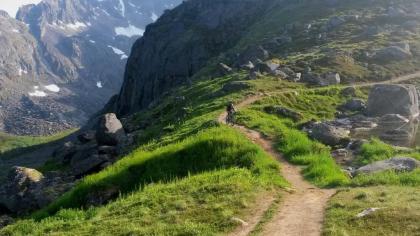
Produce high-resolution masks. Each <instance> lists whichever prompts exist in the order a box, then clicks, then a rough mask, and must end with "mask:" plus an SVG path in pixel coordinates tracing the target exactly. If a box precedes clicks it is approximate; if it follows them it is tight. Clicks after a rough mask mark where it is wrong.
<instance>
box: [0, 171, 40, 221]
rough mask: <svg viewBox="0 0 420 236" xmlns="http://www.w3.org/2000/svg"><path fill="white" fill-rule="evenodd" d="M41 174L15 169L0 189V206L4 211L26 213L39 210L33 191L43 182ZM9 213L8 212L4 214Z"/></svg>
mask: <svg viewBox="0 0 420 236" xmlns="http://www.w3.org/2000/svg"><path fill="white" fill-rule="evenodd" d="M43 178H44V176H43V175H42V173H41V172H39V171H37V170H34V169H30V168H25V167H13V168H12V169H11V170H10V172H9V174H8V177H7V180H6V182H5V183H4V184H3V185H2V187H1V188H0V206H1V208H2V210H3V211H9V212H10V213H18V214H19V213H24V212H26V211H27V210H28V209H29V210H33V209H37V204H36V200H35V195H34V193H33V190H34V189H36V186H37V185H38V184H39V183H40V182H41V181H42V179H43ZM2 213H8V212H2Z"/></svg>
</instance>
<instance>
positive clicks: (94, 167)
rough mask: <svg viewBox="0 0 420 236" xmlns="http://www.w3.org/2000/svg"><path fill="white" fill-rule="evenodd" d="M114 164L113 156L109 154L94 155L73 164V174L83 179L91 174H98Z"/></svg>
mask: <svg viewBox="0 0 420 236" xmlns="http://www.w3.org/2000/svg"><path fill="white" fill-rule="evenodd" d="M111 162H112V156H110V155H107V154H100V155H98V154H94V155H90V156H87V157H86V158H84V159H82V160H80V161H78V162H74V163H72V173H73V174H74V175H75V176H76V177H77V178H79V177H82V176H85V175H88V174H91V173H95V172H98V171H100V170H102V169H104V168H105V167H106V166H108V163H111Z"/></svg>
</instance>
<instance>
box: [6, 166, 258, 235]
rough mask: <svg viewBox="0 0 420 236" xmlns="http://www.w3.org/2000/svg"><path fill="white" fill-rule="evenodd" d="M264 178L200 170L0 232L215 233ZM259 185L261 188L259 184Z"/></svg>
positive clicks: (247, 203) (234, 170)
mask: <svg viewBox="0 0 420 236" xmlns="http://www.w3.org/2000/svg"><path fill="white" fill-rule="evenodd" d="M259 188H260V181H259V180H258V179H257V178H256V177H255V176H254V174H253V173H252V171H250V170H248V169H238V168H232V169H226V170H219V171H212V172H207V173H201V174H198V175H195V176H191V177H186V178H184V179H180V180H175V181H173V182H171V183H157V184H153V185H148V186H146V187H145V188H143V189H142V190H139V191H136V192H133V194H130V195H128V196H126V197H121V198H119V199H118V200H117V201H115V202H112V203H110V204H107V205H106V206H104V207H96V208H90V209H87V210H75V209H67V210H61V211H59V212H58V213H57V214H55V215H54V216H52V217H49V218H45V219H43V220H42V221H40V222H36V221H34V220H23V221H20V222H18V223H17V224H15V225H12V226H9V227H7V228H5V229H3V230H2V231H0V234H1V235H34V236H35V235H39V236H41V235H42V236H43V235H80V236H83V235H93V234H95V235H147V236H149V235H215V234H218V233H223V232H227V231H229V230H232V229H233V228H234V227H235V226H236V224H235V222H233V221H232V220H231V218H232V217H242V215H241V212H242V211H243V209H244V208H248V207H250V206H252V205H253V204H254V202H253V199H254V198H255V194H256V193H258V189H259ZM260 190H261V189H260Z"/></svg>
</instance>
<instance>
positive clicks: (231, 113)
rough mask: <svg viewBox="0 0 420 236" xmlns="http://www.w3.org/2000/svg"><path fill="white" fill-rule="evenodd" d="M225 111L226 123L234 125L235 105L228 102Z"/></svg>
mask: <svg viewBox="0 0 420 236" xmlns="http://www.w3.org/2000/svg"><path fill="white" fill-rule="evenodd" d="M226 111H227V116H226V124H231V125H234V124H235V114H236V109H235V106H233V103H232V102H230V103H229V104H228V105H227V107H226Z"/></svg>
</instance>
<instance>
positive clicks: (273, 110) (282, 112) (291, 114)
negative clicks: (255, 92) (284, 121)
mask: <svg viewBox="0 0 420 236" xmlns="http://www.w3.org/2000/svg"><path fill="white" fill-rule="evenodd" d="M264 111H265V112H267V113H269V114H274V115H277V116H281V117H286V118H290V119H292V120H294V121H299V120H302V119H303V116H302V114H300V113H299V112H296V111H293V110H291V109H288V108H285V107H281V106H268V107H264Z"/></svg>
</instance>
